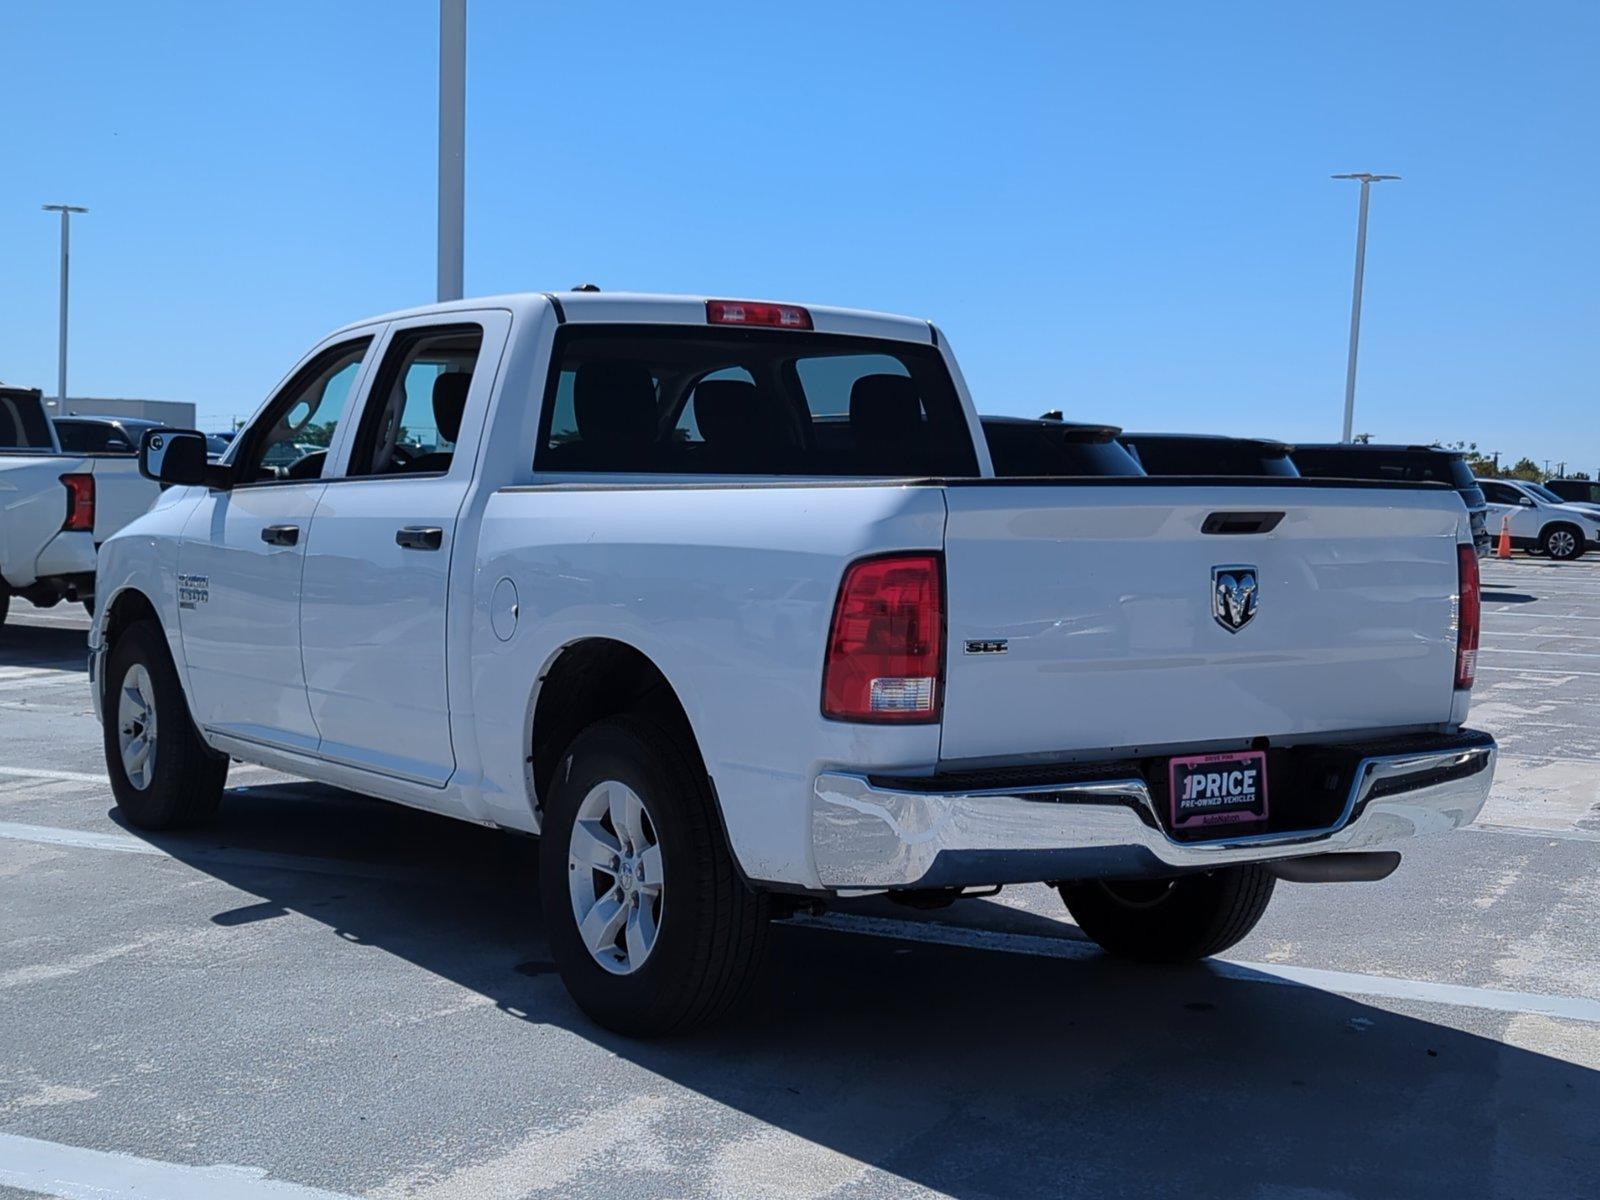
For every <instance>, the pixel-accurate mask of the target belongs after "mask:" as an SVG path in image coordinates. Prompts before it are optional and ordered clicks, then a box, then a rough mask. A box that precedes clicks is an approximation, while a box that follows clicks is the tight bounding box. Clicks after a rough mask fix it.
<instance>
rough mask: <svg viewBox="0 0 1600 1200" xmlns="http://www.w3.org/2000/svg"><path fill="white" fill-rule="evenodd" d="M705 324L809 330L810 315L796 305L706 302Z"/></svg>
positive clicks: (748, 301) (742, 301)
mask: <svg viewBox="0 0 1600 1200" xmlns="http://www.w3.org/2000/svg"><path fill="white" fill-rule="evenodd" d="M706 322H707V324H710V325H770V326H772V327H774V328H776V329H810V328H811V314H810V313H808V312H807V311H806V310H805V309H803V308H801V307H800V306H799V305H797V304H760V303H757V302H756V301H753V300H707V301H706Z"/></svg>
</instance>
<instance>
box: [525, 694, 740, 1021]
mask: <svg viewBox="0 0 1600 1200" xmlns="http://www.w3.org/2000/svg"><path fill="white" fill-rule="evenodd" d="M714 805H715V800H714V799H713V797H712V795H711V791H710V787H709V786H708V783H707V780H706V778H705V772H704V770H703V769H702V768H700V766H699V765H698V763H697V761H696V760H695V757H694V755H693V754H692V753H691V752H690V750H689V748H688V747H686V746H685V745H684V742H683V739H682V737H681V736H679V735H676V734H674V733H672V732H669V731H668V730H667V729H665V728H663V727H662V726H661V725H658V724H657V723H655V722H654V721H650V720H648V719H645V718H643V717H637V716H620V717H612V718H608V719H607V720H604V721H600V722H598V723H596V724H594V725H591V726H590V727H589V728H588V729H586V730H584V732H582V733H580V734H579V735H578V736H577V738H576V739H574V741H573V743H572V746H571V748H570V749H568V751H567V753H566V754H565V755H564V756H563V757H562V760H561V763H560V765H559V766H558V767H557V769H556V775H555V782H554V784H553V785H552V787H551V789H550V797H549V801H548V803H547V804H546V805H545V809H544V829H543V831H542V835H541V838H540V847H539V876H540V894H541V898H542V900H543V903H544V916H545V923H546V926H547V927H548V930H549V937H550V949H551V953H552V956H553V957H554V959H555V963H556V967H557V969H558V970H559V971H560V972H561V978H562V981H563V982H564V983H565V984H566V985H567V990H568V991H570V992H571V993H572V996H573V998H574V999H575V1000H576V1001H577V1002H578V1006H579V1007H580V1008H582V1009H583V1010H584V1012H586V1013H587V1014H588V1015H589V1016H590V1017H591V1018H593V1019H594V1020H595V1021H597V1022H598V1023H599V1024H601V1025H604V1026H606V1027H607V1028H608V1029H614V1030H616V1031H617V1032H618V1033H624V1034H630V1035H634V1036H639V1037H652V1036H657V1035H660V1034H667V1033H679V1032H683V1031H685V1030H688V1029H691V1028H693V1027H695V1026H697V1025H703V1024H707V1023H709V1022H711V1021H715V1020H717V1019H719V1018H720V1017H722V1016H724V1015H726V1014H727V1013H728V1012H729V1011H731V1010H732V1009H733V1008H734V1007H735V1006H736V1005H737V1004H738V1003H739V1001H740V1000H742V999H743V998H744V997H745V995H746V994H747V993H748V991H749V988H750V984H751V983H752V982H753V980H754V978H755V975H756V972H757V969H758V967H759V965H760V961H761V956H762V951H763V949H764V946H765V942H766V925H767V902H766V898H765V897H763V896H760V895H758V894H756V893H754V892H752V891H750V889H749V888H748V887H746V886H745V884H744V881H743V880H742V879H740V877H739V874H738V872H737V871H736V870H735V869H734V865H733V860H732V857H731V856H730V854H729V852H728V849H727V846H726V845H725V844H724V841H723V836H722V829H721V825H720V822H719V821H718V819H717V814H716V810H715V807H714Z"/></svg>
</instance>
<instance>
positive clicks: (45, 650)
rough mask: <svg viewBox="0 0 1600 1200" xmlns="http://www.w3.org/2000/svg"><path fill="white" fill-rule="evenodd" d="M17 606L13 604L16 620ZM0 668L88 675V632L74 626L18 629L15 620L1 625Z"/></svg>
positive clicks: (25, 626)
mask: <svg viewBox="0 0 1600 1200" xmlns="http://www.w3.org/2000/svg"><path fill="white" fill-rule="evenodd" d="M18 603H19V601H17V600H15V599H13V600H12V601H11V604H12V615H13V618H14V617H15V614H16V605H17V604H18ZM0 667H50V668H53V669H54V670H57V671H78V672H87V671H88V669H89V631H88V629H87V628H83V629H74V628H72V627H71V626H61V627H55V626H52V627H46V626H43V625H19V624H17V623H16V622H15V620H14V619H11V620H7V621H6V623H5V624H3V625H0Z"/></svg>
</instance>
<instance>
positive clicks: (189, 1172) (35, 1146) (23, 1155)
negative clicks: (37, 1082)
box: [0, 1133, 352, 1200]
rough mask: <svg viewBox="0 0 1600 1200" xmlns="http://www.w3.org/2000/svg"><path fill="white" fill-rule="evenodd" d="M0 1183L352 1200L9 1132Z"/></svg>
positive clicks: (133, 1198) (99, 1194) (85, 1192)
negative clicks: (20, 1135)
mask: <svg viewBox="0 0 1600 1200" xmlns="http://www.w3.org/2000/svg"><path fill="white" fill-rule="evenodd" d="M0 1184H3V1185H5V1186H7V1187H14V1188H19V1189H21V1190H22V1191H24V1192H35V1193H37V1194H39V1195H42V1196H57V1197H60V1198H61V1200H352V1198H351V1197H349V1196H346V1195H342V1194H340V1193H337V1192H325V1191H323V1190H322V1189H321V1188H310V1187H302V1186H300V1185H299V1184H297V1183H282V1182H279V1181H278V1180H275V1179H268V1178H267V1173H266V1172H265V1171H264V1170H262V1169H261V1168H260V1167H233V1166H225V1165H221V1164H218V1165H216V1166H209V1167H191V1166H185V1165H184V1164H182V1163H171V1162H161V1161H159V1160H157V1159H153V1158H135V1157H134V1156H133V1155H131V1154H114V1153H110V1152H107V1151H104V1150H87V1149H84V1148H83V1147H81V1146H63V1145H61V1144H60V1143H58V1142H45V1141H41V1140H39V1139H38V1138H29V1137H18V1136H17V1135H16V1134H12V1133H0Z"/></svg>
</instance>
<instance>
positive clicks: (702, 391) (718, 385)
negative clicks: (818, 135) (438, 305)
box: [534, 325, 977, 476]
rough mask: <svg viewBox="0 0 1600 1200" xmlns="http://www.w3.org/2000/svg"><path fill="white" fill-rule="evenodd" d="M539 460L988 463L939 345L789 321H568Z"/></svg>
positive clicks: (636, 464)
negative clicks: (752, 325)
mask: <svg viewBox="0 0 1600 1200" xmlns="http://www.w3.org/2000/svg"><path fill="white" fill-rule="evenodd" d="M534 466H535V468H537V469H538V470H541V471H552V472H626V473H646V474H666V475H801V476H814V475H821V476H862V475H918V476H965V475H976V474H977V459H976V456H975V455H974V454H973V449H972V438H971V435H970V433H969V432H968V429H967V425H966V420H965V416H964V414H963V412H962V409H961V404H960V401H959V400H958V398H957V396H956V390H955V385H954V384H953V383H952V381H951V379H950V373H949V372H948V371H947V370H946V369H945V365H944V361H943V359H941V358H940V356H939V353H938V351H937V350H935V349H934V348H933V347H932V346H917V345H913V344H911V343H907V342H891V341H876V340H873V339H869V338H857V337H840V336H836V335H832V334H816V333H798V332H787V331H781V330H756V329H750V330H744V329H718V330H716V331H715V332H711V331H707V330H701V329H693V328H687V329H686V328H674V327H670V326H666V327H663V326H637V325H589V326H584V325H569V326H567V327H566V328H564V329H563V330H562V331H561V332H560V333H559V334H558V335H557V338H556V349H555V366H554V369H553V370H552V372H551V378H550V381H549V384H548V386H547V389H546V394H545V404H544V412H543V414H542V416H541V417H540V429H539V442H538V446H537V449H536V451H535V454H534Z"/></svg>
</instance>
